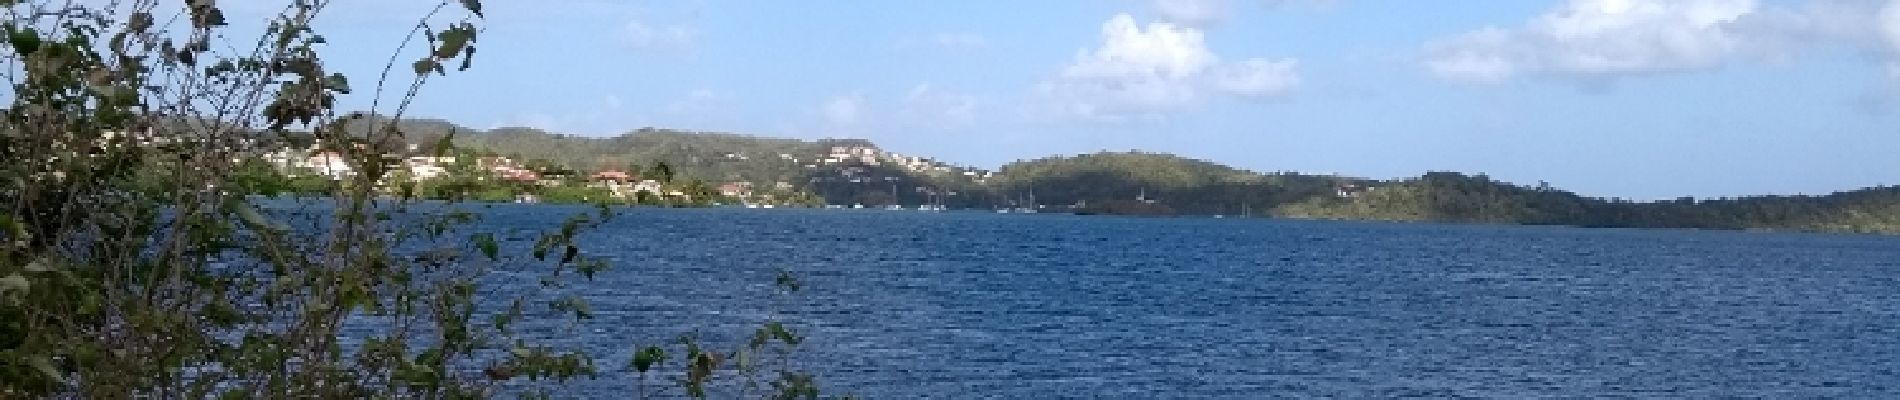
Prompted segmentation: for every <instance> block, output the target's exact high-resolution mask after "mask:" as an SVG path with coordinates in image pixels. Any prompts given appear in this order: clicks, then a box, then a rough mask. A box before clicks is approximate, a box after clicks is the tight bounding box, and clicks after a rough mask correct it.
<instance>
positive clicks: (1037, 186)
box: [400, 120, 1900, 233]
mask: <svg viewBox="0 0 1900 400" xmlns="http://www.w3.org/2000/svg"><path fill="white" fill-rule="evenodd" d="M400 129H403V130H404V131H405V133H406V134H407V137H408V138H409V140H410V142H411V143H412V144H417V145H421V144H426V143H433V142H434V141H436V140H438V139H439V138H440V137H441V136H442V135H444V134H447V133H448V132H450V131H454V132H456V135H455V136H454V142H455V143H456V144H457V145H458V146H460V147H463V148H467V149H475V150H478V151H484V152H488V153H492V154H497V155H505V156H509V157H513V158H516V159H523V160H542V162H544V163H545V164H548V165H554V166H558V167H560V168H568V169H572V170H575V171H580V172H594V171H602V170H620V171H628V172H631V173H633V174H634V175H638V174H639V173H640V170H641V169H642V168H647V167H650V166H652V165H655V164H656V163H666V164H668V165H670V166H672V168H673V169H674V170H675V171H678V176H679V178H681V179H692V180H701V181H705V182H709V183H726V182H749V183H752V184H754V185H776V186H778V187H781V188H786V189H791V190H797V191H803V192H806V193H812V194H815V195H818V196H820V197H821V198H822V199H823V200H824V201H825V202H826V203H828V204H863V205H866V206H881V205H888V204H899V205H907V206H916V205H919V204H933V203H934V204H945V205H948V206H950V207H952V208H1007V207H1024V206H1030V205H1032V204H1033V205H1041V206H1043V207H1045V209H1046V210H1058V211H1061V210H1067V209H1069V207H1071V206H1084V205H1090V204H1094V205H1097V206H1101V205H1114V207H1106V208H1103V207H1095V208H1097V209H1108V210H1116V209H1132V210H1142V211H1140V212H1141V213H1161V212H1165V213H1180V214H1201V215H1212V214H1222V215H1251V216H1270V217H1282V218H1313V219H1355V220H1388V221H1430V222H1461V223H1506V224H1549V225H1574V226H1590V227H1632V228H1703V229H1770V230H1800V231H1830V232H1880V233H1900V188H1895V187H1877V188H1865V189H1860V190H1853V191H1844V192H1839V193H1834V194H1829V195H1824V196H1757V197H1741V198H1726V199H1694V198H1683V199H1678V200H1673V201H1660V202H1631V201H1626V200H1621V199H1613V198H1599V197H1587V196H1583V195H1579V194H1576V193H1571V192H1568V191H1564V190H1560V189H1557V188H1553V187H1549V186H1545V185H1539V186H1536V187H1532V186H1523V185H1517V184H1513V183H1509V182H1501V181H1496V180H1493V179H1491V178H1489V177H1486V176H1484V175H1481V174H1480V175H1467V174H1463V173H1458V172H1442V171H1441V172H1429V173H1425V174H1423V175H1420V176H1417V177H1409V178H1400V179H1390V180H1379V179H1369V178H1358V177H1343V176H1330V175H1306V174H1300V173H1294V172H1256V171H1249V170H1244V169H1239V168H1234V167H1231V166H1227V165H1223V164H1220V163H1217V162H1213V161H1208V160H1197V159H1191V158H1185V157H1180V156H1176V155H1172V154H1165V153H1147V152H1100V153H1093V154H1078V155H1066V156H1051V157H1045V158H1039V159H1033V160H1023V161H1017V162H1012V163H1009V164H1006V165H1003V166H1001V167H999V168H997V169H996V170H994V171H990V170H986V169H982V168H977V167H971V166H963V165H955V164H950V163H945V162H942V161H939V160H936V159H933V158H930V157H925V156H919V155H906V154H899V153H892V152H888V151H885V150H883V149H881V148H879V147H878V146H877V144H875V143H872V142H871V141H868V140H863V139H820V140H798V139H785V138H769V137H759V136H750V135H743V134H733V133H719V132H692V131H680V130H668V129H655V128H643V129H640V130H636V131H632V132H628V133H626V134H623V135H619V136H614V137H599V138H596V137H579V136H572V135H563V134H558V133H552V132H546V131H542V130H538V129H533V128H499V129H493V130H477V129H468V128H465V127H459V126H456V125H454V124H452V123H448V122H446V121H437V120H408V121H403V122H402V123H401V124H400ZM1136 203H1139V204H1149V205H1152V206H1142V207H1131V206H1129V205H1130V204H1136Z"/></svg>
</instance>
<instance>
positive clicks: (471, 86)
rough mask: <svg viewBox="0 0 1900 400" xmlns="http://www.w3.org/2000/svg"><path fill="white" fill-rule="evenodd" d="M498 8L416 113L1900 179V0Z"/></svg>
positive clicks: (1503, 164)
mask: <svg viewBox="0 0 1900 400" xmlns="http://www.w3.org/2000/svg"><path fill="white" fill-rule="evenodd" d="M484 3H485V4H486V8H487V10H486V11H487V14H488V18H487V22H486V31H485V32H483V34H482V36H481V40H480V41H479V43H478V44H477V46H478V47H479V48H480V51H479V53H478V56H477V60H476V65H475V69H473V70H470V71H468V72H466V73H460V74H452V75H450V76H449V77H447V78H442V79H437V80H434V81H432V82H431V84H430V85H429V87H427V88H426V89H425V92H424V93H423V97H422V98H421V101H420V103H418V104H417V106H416V107H414V108H413V109H412V111H411V112H410V115H412V116H419V117H434V118H443V119H447V120H451V121H455V122H457V123H460V124H463V125H468V126H473V127H478V128H493V127H500V126H531V127H537V128H543V129H548V130H552V131H557V132H563V133H572V134H581V135H591V136H611V135H616V134H619V133H622V132H626V131H628V130H632V129H636V128H639V127H644V126H654V127H664V128H680V129H693V130H712V131H729V132H739V133H748V134H756V135H763V136H781V137H797V138H822V137H862V138H869V139H872V140H875V141H877V142H878V143H879V144H881V145H883V147H885V148H886V149H887V150H892V151H899V152H906V153H918V154H927V155H934V156H937V157H939V158H941V159H945V160H947V161H952V162H957V163H963V164H970V165H977V166H983V167H994V166H997V165H999V164H1002V163H1005V162H1009V161H1011V160H1016V159H1024V158H1035V157H1041V156H1046V155H1052V154H1075V153H1084V152H1094V151H1100V150H1113V151H1122V150H1131V149H1138V150H1143V151H1156V152H1170V153H1176V154H1181V155H1184V156H1188V157H1194V158H1203V159H1209V160H1214V161H1218V162H1222V163H1226V164H1230V165H1235V166H1239V167H1243V168H1248V169H1253V170H1259V171H1301V172H1308V173H1338V174H1344V175H1353V176H1365V177H1373V178H1393V177H1404V176H1414V175H1417V174H1419V173H1422V172H1424V171H1428V170H1456V171H1464V172H1473V173H1486V174H1489V175H1491V176H1493V177H1497V178H1500V179H1505V180H1509V181H1515V182H1519V183H1526V184H1534V183H1536V182H1537V181H1539V180H1542V181H1548V182H1550V183H1551V184H1553V185H1556V186H1559V187H1563V188H1568V189H1572V190H1575V191H1578V192H1581V193H1584V194H1589V195H1602V196H1622V197H1630V198H1636V199H1657V198H1668V197H1674V196H1681V195H1694V196H1704V197H1714V196H1731V195H1744V194H1796V193H1808V194H1815V193H1826V192H1830V191H1834V190H1842V189H1853V188H1859V187H1863V186H1870V185H1877V184H1900V124H1897V123H1900V115H1896V112H1897V111H1900V5H1891V4H1888V2H1886V1H1846V0H1843V1H1769V0H1762V1H1748V0H1666V1H1665V0H1657V1H1643V0H1536V1H1530V0H1525V1H1482V2H1479V1H1463V2H1446V1H1429V2H1427V1H1404V0H1384V1H1371V0H1088V1H1083V0H1038V1H1004V0H961V1H929V2H926V1H869V0H857V1H822V2H812V1H780V0H773V1H763V0H761V1H740V0H733V1H710V0H708V1H690V0H680V1H606V0H534V1H530V0H485V1H484ZM430 4H431V2H429V1H413V2H398V1H386V0H374V1H372V0H335V1H334V2H333V6H332V7H334V8H333V9H332V10H331V11H332V13H331V14H330V15H328V16H327V17H326V18H327V19H326V20H324V21H325V22H324V23H323V25H322V26H320V27H319V30H320V31H321V32H322V33H324V34H326V35H327V36H328V37H329V38H330V39H331V42H332V43H333V46H332V48H331V49H330V50H329V55H330V57H331V59H332V63H333V64H332V65H331V68H332V69H334V70H342V71H345V72H346V73H350V74H352V75H355V76H357V78H356V79H355V80H354V81H355V82H356V83H357V85H358V86H359V88H361V86H363V85H367V84H368V83H367V82H371V81H372V80H371V79H369V77H370V76H373V74H374V73H375V72H376V71H378V70H379V69H380V66H381V63H382V62H383V61H384V60H385V59H386V58H387V56H388V55H389V53H390V52H391V51H393V50H394V45H395V42H396V41H397V39H399V38H400V37H401V34H402V31H403V30H405V29H406V27H407V26H406V22H405V20H407V19H409V18H412V17H414V16H418V15H421V14H422V13H423V12H424V11H425V10H426V9H427V8H428V7H427V6H428V5H430ZM1896 4H1900V1H1897V2H1896ZM350 101H352V102H354V103H352V104H366V98H365V97H363V96H358V97H356V98H352V99H350Z"/></svg>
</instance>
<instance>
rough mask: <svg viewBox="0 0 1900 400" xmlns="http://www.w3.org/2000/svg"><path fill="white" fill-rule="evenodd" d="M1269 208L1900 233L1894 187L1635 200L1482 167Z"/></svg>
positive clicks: (1295, 213)
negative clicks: (1530, 181)
mask: <svg viewBox="0 0 1900 400" xmlns="http://www.w3.org/2000/svg"><path fill="white" fill-rule="evenodd" d="M1540 186H1541V185H1540ZM1275 213H1276V215H1280V216H1284V217H1292V218H1329V219H1372V220H1390V221H1440V222H1479V223H1512V224H1547V225H1575V226H1588V227H1624V228H1697V229H1761V230H1787V231H1815V232H1853V233H1887V234H1900V187H1881V188H1868V189H1862V190H1856V191H1848V192H1840V193H1834V194H1830V195H1826V196H1759V197H1742V198H1731V199H1706V200H1705V199H1695V198H1682V199H1677V200H1674V201H1661V202H1651V203H1636V202H1630V201H1625V200H1620V199H1602V198H1587V197H1582V196H1578V195H1576V194H1573V193H1570V192H1565V191H1561V190H1556V189H1552V188H1548V187H1524V186H1517V185H1512V184H1508V183H1503V182H1498V181H1494V180H1491V179H1489V178H1487V177H1484V176H1482V175H1479V176H1468V175H1464V174H1458V173H1451V172H1434V173H1429V174H1425V175H1424V176H1421V177H1419V178H1415V179H1407V180H1402V181H1397V182H1388V183H1383V184H1381V185H1378V186H1373V187H1372V189H1371V190H1369V191H1367V192H1365V193H1364V194H1362V195H1359V196H1356V197H1349V198H1341V197H1321V198H1313V199H1310V200H1307V201H1304V202H1300V203H1295V204H1289V205H1287V206H1285V207H1282V208H1280V209H1277V210H1275Z"/></svg>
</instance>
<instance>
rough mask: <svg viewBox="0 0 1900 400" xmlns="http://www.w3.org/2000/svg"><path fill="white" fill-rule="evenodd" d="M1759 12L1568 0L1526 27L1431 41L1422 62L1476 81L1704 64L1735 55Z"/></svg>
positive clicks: (1682, 2) (1705, 4)
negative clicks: (1743, 22) (1742, 30)
mask: <svg viewBox="0 0 1900 400" xmlns="http://www.w3.org/2000/svg"><path fill="white" fill-rule="evenodd" d="M1755 11H1756V4H1755V2H1754V1H1752V0H1670V1H1647V0H1570V1H1567V2H1565V4H1563V5H1562V6H1559V7H1557V9H1555V10H1552V11H1550V12H1548V13H1546V14H1543V15H1540V16H1537V17H1535V18H1533V19H1532V20H1531V21H1530V22H1529V23H1527V24H1525V26H1523V27H1519V28H1515V29H1502V28H1496V27H1491V28H1485V29H1481V30H1478V31H1474V32H1470V33H1466V34H1463V35H1459V36H1456V37H1452V38H1447V39H1441V40H1437V41H1434V42H1432V43H1430V44H1427V45H1426V49H1425V60H1424V63H1425V67H1426V68H1428V69H1429V70H1430V71H1431V72H1433V73H1435V74H1438V75H1439V76H1442V77H1446V78H1453V79H1462V80H1474V81H1500V80H1505V79H1509V78H1513V77H1516V76H1519V75H1524V74H1552V75H1569V76H1579V77H1606V76H1615V75H1628V74H1643V73H1656V72H1669V71H1683V70H1694V69H1705V68H1711V67H1715V66H1717V65H1719V64H1721V63H1722V62H1723V61H1724V60H1725V59H1727V58H1729V57H1731V56H1733V55H1735V54H1736V53H1737V51H1738V50H1739V49H1740V48H1741V46H1742V40H1740V36H1739V34H1738V33H1737V32H1736V30H1735V29H1733V27H1734V26H1735V23H1736V21H1738V20H1740V19H1742V18H1743V17H1744V16H1747V15H1749V14H1751V13H1753V12H1755Z"/></svg>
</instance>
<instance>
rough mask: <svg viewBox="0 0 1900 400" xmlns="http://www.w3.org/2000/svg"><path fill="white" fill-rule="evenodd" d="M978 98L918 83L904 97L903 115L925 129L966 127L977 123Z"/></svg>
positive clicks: (901, 113)
mask: <svg viewBox="0 0 1900 400" xmlns="http://www.w3.org/2000/svg"><path fill="white" fill-rule="evenodd" d="M977 103H978V101H977V98H976V96H973V95H969V94H962V93H953V92H950V91H946V90H943V89H940V88H937V87H935V86H933V85H931V84H930V83H928V82H926V83H919V84H917V86H915V87H912V88H911V89H910V92H909V93H906V94H905V95H904V100H903V109H902V111H901V112H900V115H901V116H902V117H904V118H905V119H906V120H910V121H913V122H916V123H919V124H922V125H925V126H939V127H950V126H963V125H970V124H972V123H974V122H976V108H977Z"/></svg>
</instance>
